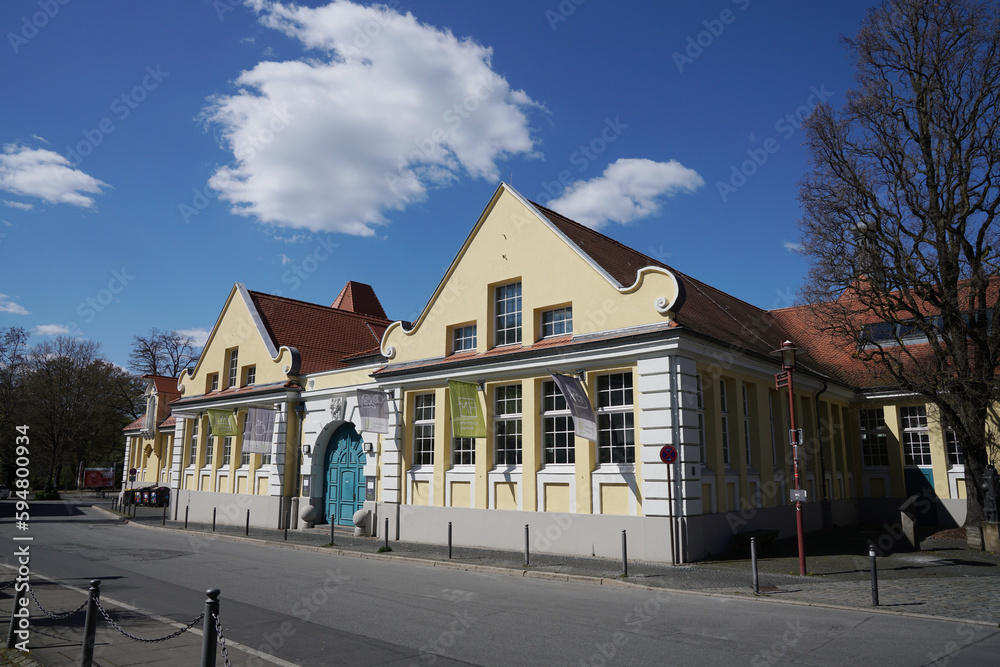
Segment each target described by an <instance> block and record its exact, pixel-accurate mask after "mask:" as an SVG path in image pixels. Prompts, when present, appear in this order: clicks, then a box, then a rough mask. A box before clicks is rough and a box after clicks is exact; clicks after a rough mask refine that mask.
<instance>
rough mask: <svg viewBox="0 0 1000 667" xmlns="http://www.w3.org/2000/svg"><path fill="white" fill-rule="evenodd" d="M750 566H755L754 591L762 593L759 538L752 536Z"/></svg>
mask: <svg viewBox="0 0 1000 667" xmlns="http://www.w3.org/2000/svg"><path fill="white" fill-rule="evenodd" d="M750 567H751V568H753V592H754V593H760V577H758V576H757V538H756V537H751V538H750Z"/></svg>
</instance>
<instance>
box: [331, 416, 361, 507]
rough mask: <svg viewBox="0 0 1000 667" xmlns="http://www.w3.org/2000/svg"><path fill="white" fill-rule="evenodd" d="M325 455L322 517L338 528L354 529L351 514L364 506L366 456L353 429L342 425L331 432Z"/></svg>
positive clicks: (352, 426) (350, 426) (351, 426)
mask: <svg viewBox="0 0 1000 667" xmlns="http://www.w3.org/2000/svg"><path fill="white" fill-rule="evenodd" d="M326 452H327V454H326V468H325V472H326V474H325V479H326V486H325V491H324V495H323V515H324V516H325V517H326V520H327V521H329V522H330V523H335V524H336V525H338V526H353V525H354V513H355V512H357V511H358V510H359V509H361V508H362V506H363V505H364V502H365V477H364V474H363V473H362V469H363V467H364V462H365V454H364V450H363V449H362V446H361V436H360V435H358V432H357V431H355V430H354V425H353V424H343V425H342V426H341V427H340V428H338V429H337V430H336V431H334V432H333V435H332V436H330V443H329V444H328V445H327V449H326Z"/></svg>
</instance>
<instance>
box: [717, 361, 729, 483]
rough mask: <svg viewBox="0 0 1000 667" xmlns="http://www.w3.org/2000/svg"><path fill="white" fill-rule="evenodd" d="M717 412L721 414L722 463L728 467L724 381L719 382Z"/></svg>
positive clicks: (726, 402)
mask: <svg viewBox="0 0 1000 667" xmlns="http://www.w3.org/2000/svg"><path fill="white" fill-rule="evenodd" d="M719 412H721V413H722V431H721V433H722V462H723V463H724V464H726V465H729V399H728V397H727V396H726V381H725V380H719Z"/></svg>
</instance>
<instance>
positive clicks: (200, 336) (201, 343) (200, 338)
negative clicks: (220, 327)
mask: <svg viewBox="0 0 1000 667" xmlns="http://www.w3.org/2000/svg"><path fill="white" fill-rule="evenodd" d="M177 333H179V334H180V335H182V336H187V337H188V338H191V339H192V340H193V341H194V346H195V347H205V343H207V342H208V336H209V334H211V333H212V332H211V331H209V330H208V329H178V330H177Z"/></svg>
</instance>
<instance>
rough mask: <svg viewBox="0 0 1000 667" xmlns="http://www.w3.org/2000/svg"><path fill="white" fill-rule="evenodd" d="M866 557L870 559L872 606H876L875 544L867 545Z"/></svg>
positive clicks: (876, 568) (876, 573)
mask: <svg viewBox="0 0 1000 667" xmlns="http://www.w3.org/2000/svg"><path fill="white" fill-rule="evenodd" d="M868 557H869V558H870V559H871V561H872V606H873V607H877V606H878V566H877V565H876V564H875V545H874V544H869V545H868Z"/></svg>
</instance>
